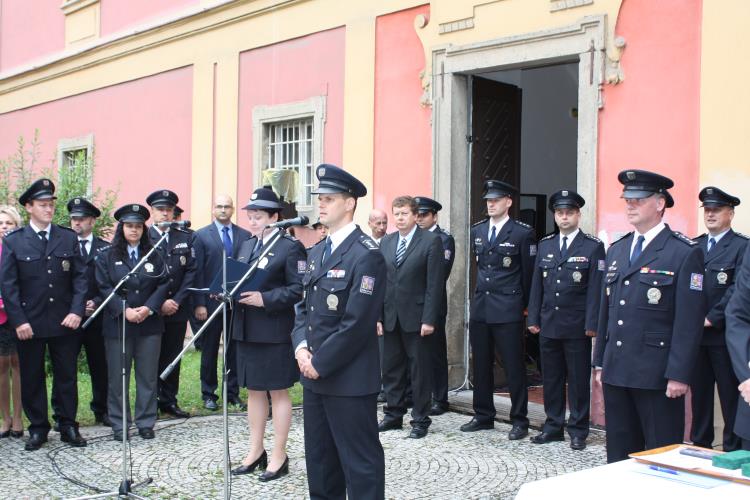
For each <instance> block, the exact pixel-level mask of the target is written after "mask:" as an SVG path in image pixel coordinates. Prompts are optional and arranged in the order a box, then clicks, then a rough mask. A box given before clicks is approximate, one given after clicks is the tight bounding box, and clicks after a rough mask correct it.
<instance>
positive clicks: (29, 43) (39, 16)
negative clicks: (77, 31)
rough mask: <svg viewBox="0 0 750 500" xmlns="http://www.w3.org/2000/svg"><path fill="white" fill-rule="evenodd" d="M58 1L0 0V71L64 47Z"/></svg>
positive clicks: (63, 28) (63, 33) (61, 18)
mask: <svg viewBox="0 0 750 500" xmlns="http://www.w3.org/2000/svg"><path fill="white" fill-rule="evenodd" d="M61 4H62V2H61V0H33V1H30V0H0V72H4V71H7V70H9V69H11V68H13V67H16V66H20V65H22V64H24V63H28V62H31V61H33V60H34V59H37V58H39V57H41V56H44V55H47V54H51V53H53V52H58V51H61V50H63V49H64V48H65V15H64V14H63V12H62V10H60V5H61Z"/></svg>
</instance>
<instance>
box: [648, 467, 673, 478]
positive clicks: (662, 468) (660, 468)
mask: <svg viewBox="0 0 750 500" xmlns="http://www.w3.org/2000/svg"><path fill="white" fill-rule="evenodd" d="M648 468H649V469H651V470H655V471H657V472H665V473H667V474H673V475H675V476H677V475H679V473H678V472H677V471H675V470H672V469H667V468H665V467H659V466H658V465H649V466H648Z"/></svg>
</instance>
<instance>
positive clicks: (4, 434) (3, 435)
mask: <svg viewBox="0 0 750 500" xmlns="http://www.w3.org/2000/svg"><path fill="white" fill-rule="evenodd" d="M8 437H10V429H8V430H7V431H4V432H0V439H5V438H8Z"/></svg>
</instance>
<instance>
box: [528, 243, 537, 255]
mask: <svg viewBox="0 0 750 500" xmlns="http://www.w3.org/2000/svg"><path fill="white" fill-rule="evenodd" d="M529 255H530V256H531V257H534V256H535V255H536V245H529Z"/></svg>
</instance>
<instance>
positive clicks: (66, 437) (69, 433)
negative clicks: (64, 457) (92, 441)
mask: <svg viewBox="0 0 750 500" xmlns="http://www.w3.org/2000/svg"><path fill="white" fill-rule="evenodd" d="M60 441H62V442H63V443H68V444H69V445H71V446H75V447H76V448H83V447H84V446H86V440H85V439H83V437H82V436H81V433H79V432H78V426H71V427H66V428H65V429H62V430H61V431H60Z"/></svg>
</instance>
